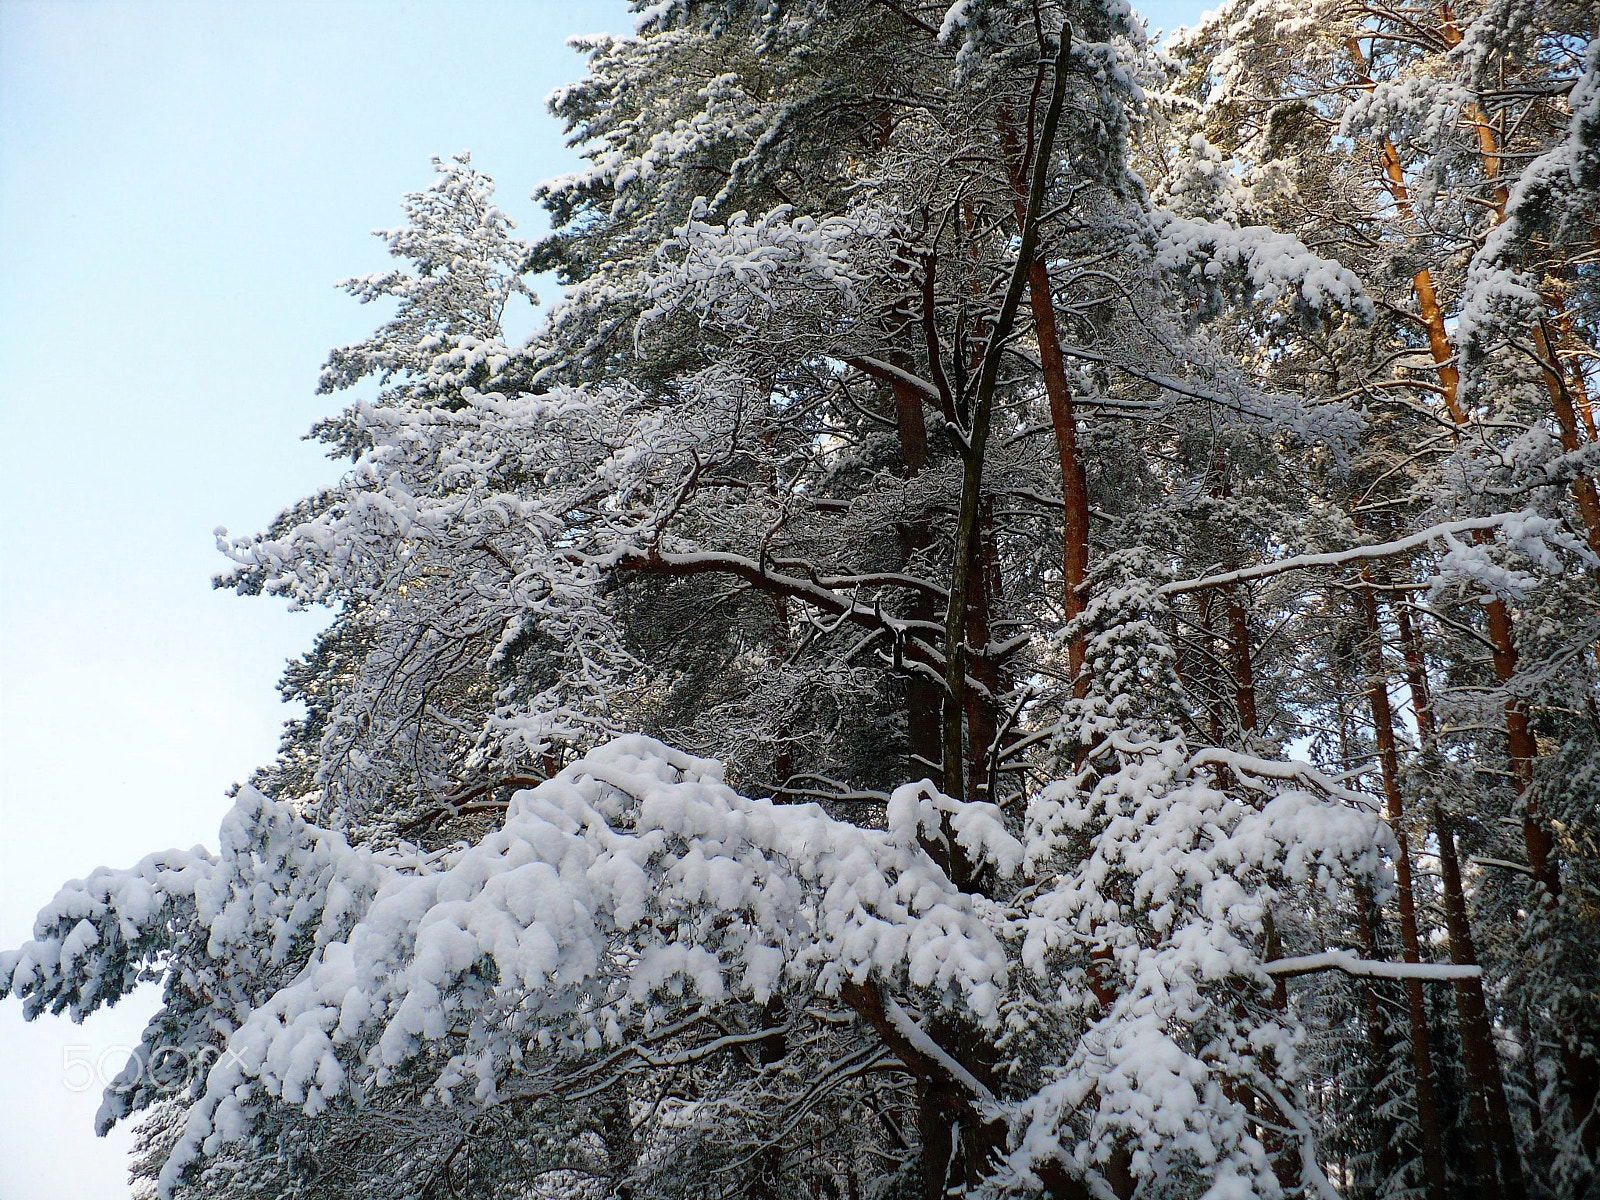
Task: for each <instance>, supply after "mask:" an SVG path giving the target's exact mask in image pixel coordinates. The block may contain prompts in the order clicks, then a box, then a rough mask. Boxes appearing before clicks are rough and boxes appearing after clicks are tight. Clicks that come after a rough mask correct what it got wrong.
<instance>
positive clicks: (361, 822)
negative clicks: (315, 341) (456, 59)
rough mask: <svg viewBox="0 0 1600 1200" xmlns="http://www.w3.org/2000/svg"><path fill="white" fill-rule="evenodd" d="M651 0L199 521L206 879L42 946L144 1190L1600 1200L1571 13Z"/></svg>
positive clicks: (143, 868)
mask: <svg viewBox="0 0 1600 1200" xmlns="http://www.w3.org/2000/svg"><path fill="white" fill-rule="evenodd" d="M636 8H637V10H638V11H637V25H636V30H635V32H634V34H632V35H631V36H626V37H610V36H597V37H594V38H590V39H586V40H584V41H582V42H581V44H580V45H579V49H580V50H581V51H582V53H583V54H585V55H586V56H587V62H588V71H587V74H586V75H585V77H584V78H583V79H582V80H581V81H580V82H578V83H575V84H573V85H572V86H570V87H567V88H564V89H562V90H560V91H558V92H557V93H556V94H555V95H553V96H552V97H551V99H550V107H551V110H552V111H553V112H554V113H555V114H556V115H557V116H558V117H559V118H560V119H561V120H563V121H564V122H565V125H566V128H567V130H568V131H569V134H570V137H571V139H572V142H573V144H574V145H575V146H577V147H578V148H579V149H580V150H581V152H582V154H583V156H584V161H585V164H586V165H585V167H584V168H583V170H581V171H579V172H577V173H575V174H573V175H571V176H569V177H565V178H561V179H556V180H552V181H550V182H549V183H547V184H545V185H543V186H542V187H541V189H540V192H539V198H540V199H541V200H542V202H543V203H544V205H545V207H546V208H547V209H548V211H549V213H550V216H551V219H552V223H553V227H554V229H555V232H554V233H553V234H551V235H550V236H549V237H547V238H544V239H542V240H539V241H528V240H524V239H521V238H519V237H518V236H517V235H516V232H515V229H514V228H513V226H512V223H511V222H510V220H509V219H508V218H507V217H506V216H505V215H504V214H503V213H502V212H501V211H500V210H499V209H498V208H496V207H495V204H494V199H493V195H494V189H493V185H492V183H491V181H490V179H489V178H488V176H486V175H484V174H483V173H481V172H480V171H479V169H478V167H477V165H475V164H474V163H473V162H472V161H471V160H470V159H469V158H468V157H467V156H466V155H461V156H459V157H456V158H454V159H450V160H441V161H436V163H435V168H436V178H435V180H434V181H433V183H432V184H431V185H430V186H428V187H427V188H426V189H425V190H423V191H420V192H417V193H415V194H413V195H411V196H409V197H407V198H406V202H405V212H406V223H405V224H404V225H403V226H401V227H400V228H397V229H394V230H392V231H388V232H386V233H385V234H384V235H383V236H384V237H385V238H386V239H387V242H388V245H389V248H390V250H391V251H392V253H393V255H394V256H395V258H396V260H397V263H398V265H397V266H396V267H395V268H394V269H392V270H390V271H387V272H383V273H380V274H376V275H372V276H369V277H365V278H360V279H353V280H348V281H346V282H345V284H344V286H345V287H346V288H347V290H349V291H350V293H351V294H352V295H354V296H355V297H357V298H358V299H360V300H361V301H363V302H367V301H380V302H382V304H383V306H384V308H385V311H386V312H387V313H390V314H392V315H391V316H390V317H389V319H387V320H385V321H384V322H383V323H382V324H381V325H379V326H378V328H377V329H376V330H375V332H374V333H373V334H372V335H371V336H370V337H369V338H367V339H365V340H364V341H361V342H359V343H357V344H354V345H350V346H345V347H342V348H339V349H337V350H335V351H333V353H332V354H331V356H330V357H329V359H328V362H327V365H326V367H325V368H324V371H323V374H322V378H321V390H322V391H324V392H326V393H327V394H329V395H330V396H332V395H338V394H340V393H345V392H348V393H349V394H350V395H352V396H355V395H358V394H359V397H360V398H356V399H353V400H351V401H350V403H348V404H347V405H346V406H345V407H344V408H343V409H342V410H341V411H339V412H337V413H336V414H334V415H331V416H330V417H328V418H327V419H326V420H325V421H323V422H322V423H320V424H319V425H318V426H317V427H316V428H315V430H314V431H313V432H314V434H315V436H317V437H318V438H320V439H322V440H323V441H324V442H325V443H326V444H327V445H328V447H329V452H330V454H331V455H333V456H334V457H336V458H339V459H342V460H344V461H345V462H346V463H347V464H348V466H347V469H346V470H345V472H344V474H343V475H342V477H341V478H340V480H339V482H338V483H336V484H335V485H333V486H332V487H329V488H327V489H326V490H324V491H321V492H319V493H317V494H315V495H311V496H308V497H305V498H304V499H301V500H298V501H296V502H294V503H293V504H292V505H290V506H289V507H288V508H286V509H285V510H284V511H283V513H282V515H281V516H280V517H279V518H278V519H277V520H276V521H275V522H274V523H273V525H272V527H271V528H269V529H267V530H266V531H264V532H262V533H260V534H258V535H255V536H248V537H228V536H226V535H219V548H220V549H221V550H222V552H223V553H224V554H225V555H226V556H227V559H228V561H229V563H230V564H231V565H230V566H229V568H228V570H227V572H226V573H225V574H224V575H223V576H222V577H221V578H219V584H220V585H222V586H226V587H230V588H234V589H236V590H237V591H239V592H240V593H244V594H267V595H272V596H279V597H283V598H285V599H287V601H288V602H289V603H291V604H292V605H295V606H311V605H325V606H327V607H328V608H329V609H330V610H331V613H332V621H331V624H330V625H329V626H328V628H327V630H326V631H325V632H324V633H323V634H322V635H321V636H320V637H319V638H318V639H317V642H316V645H315V647H314V649H313V650H312V651H311V652H310V653H308V654H307V655H305V656H304V657H303V658H301V659H299V660H296V661H294V662H292V663H290V664H289V667H288V669H287V671H286V673H285V675H284V679H283V684H282V690H283V693H284V695H285V696H286V697H288V698H290V699H292V700H296V701H299V702H300V703H301V704H302V705H303V707H304V715H303V716H302V717H300V718H299V719H297V720H295V721H293V722H291V723H290V724H289V725H288V726H287V727H286V730H285V733H284V738H283V742H282V747H281V751H280V753H279V755H278V757H277V759H276V760H275V761H274V762H272V763H270V764H268V765H266V766H264V767H262V768H261V769H260V770H259V771H258V772H257V774H256V775H255V776H254V778H253V780H252V782H251V785H250V786H248V787H244V788H241V789H240V790H239V791H238V793H237V795H236V796H235V797H234V805H233V808H232V809H231V811H230V812H229V813H228V815H227V816H226V818H225V819H224V822H223V825H222V830H221V840H220V845H219V849H218V851H217V852H216V853H214V854H213V853H210V852H207V851H202V850H195V851H189V852H182V851H169V852H166V853H159V854H154V855H151V856H150V857H148V858H145V859H143V860H141V861H140V862H138V863H137V864H136V865H134V866H133V867H131V868H128V869H125V870H121V869H119V870H111V869H102V870H100V871H97V872H95V873H94V874H93V875H91V876H90V877H89V878H88V879H86V880H79V881H74V882H72V883H70V884H68V885H67V886H66V887H65V888H63V889H62V891H61V892H60V893H59V894H58V895H57V897H56V898H55V899H54V900H53V901H52V902H51V903H50V904H49V905H48V906H47V907H46V908H45V909H44V911H43V912H42V913H41V914H40V916H39V919H38V923H37V925H36V927H35V932H34V940H33V941H31V942H29V943H28V944H27V945H25V946H23V947H21V948H20V949H18V950H15V951H10V952H7V953H5V954H0V994H6V993H9V994H13V995H17V996H20V997H21V998H22V999H23V1001H24V1003H25V1006H26V1010H27V1012H28V1013H29V1014H30V1015H35V1014H38V1013H40V1012H45V1011H53V1012H60V1011H63V1010H65V1011H69V1012H70V1013H71V1014H72V1015H73V1016H75V1017H82V1016H83V1015H85V1014H87V1013H89V1012H91V1011H93V1010H94V1009H96V1008H98V1007H99V1006H101V1005H104V1004H112V1003H115V1002H116V1001H117V1000H119V999H120V998H122V997H124V996H126V995H128V994H129V993H130V992H131V991H132V990H133V989H134V988H135V987H136V986H137V985H138V984H139V983H140V982H142V981H150V980H154V981H158V982H159V984H160V986H161V988H162V990H163V997H164V1005H163V1007H162V1008H161V1010H160V1011H159V1012H158V1013H157V1015H156V1016H155V1018H154V1019H153V1020H152V1021H151V1023H150V1025H149V1027H148V1029H147V1030H146V1032H145V1035H144V1039H143V1043H142V1045H141V1046H140V1048H139V1049H138V1051H137V1052H136V1053H135V1054H134V1055H133V1057H132V1058H131V1059H130V1060H129V1062H128V1064H127V1066H126V1068H125V1069H124V1071H123V1072H122V1074H121V1076H120V1077H119V1078H118V1079H117V1080H116V1082H115V1083H113V1085H112V1086H111V1087H110V1088H109V1089H108V1091H107V1093H106V1097H105V1103H104V1106H103V1108H102V1110H101V1116H100V1121H101V1124H102V1127H109V1126H110V1125H111V1124H113V1123H115V1122H118V1121H122V1120H133V1121H137V1122H138V1128H139V1136H140V1151H139V1155H138V1158H137V1161H136V1163H135V1174H136V1177H137V1180H138V1185H139V1186H140V1187H141V1188H143V1189H145V1190H146V1191H147V1192H149V1193H150V1194H153V1195H158V1196H160V1197H163V1198H168V1197H171V1198H182V1197H206V1198H208V1200H219V1198H226V1197H236V1196H237V1197H245V1196H250V1197H259V1196H273V1197H305V1198H308V1200H309V1198H313V1197H334V1196H340V1197H342V1196H348V1195H351V1194H356V1193H358V1192H359V1193H360V1194H362V1195H370V1196H375V1197H376V1196H381V1197H408V1198H416V1200H443V1198H445V1197H452V1196H456V1197H467V1196H482V1197H488V1196H495V1197H529V1198H531V1197H545V1196H550V1197H555V1196H562V1197H567V1196H570V1197H585V1198H591V1197H592V1198H596V1200H598V1198H600V1197H612V1196H615V1197H630V1198H634V1200H645V1198H646V1197H650V1198H654V1197H678V1196H683V1197H713V1196H714V1197H728V1198H732V1197H751V1198H766V1197H777V1196H805V1197H814V1198H816V1200H823V1198H829V1200H833V1198H839V1200H843V1198H846V1197H848V1198H849V1200H857V1198H859V1197H868V1198H879V1197H885V1198H887V1197H921V1198H925V1200H934V1198H936V1197H944V1196H952V1195H958V1194H960V1195H974V1196H986V1197H1000V1196H1006V1195H1016V1196H1050V1197H1062V1198H1073V1200H1077V1198H1079V1197H1082V1198H1086V1200H1087V1198H1090V1197H1093V1198H1097V1200H1104V1198H1108V1197H1114V1198H1117V1200H1132V1198H1133V1197H1141V1198H1146V1197H1148V1198H1155V1197H1162V1198H1165V1197H1207V1198H1210V1200H1235V1198H1245V1197H1261V1198H1263V1200H1266V1198H1272V1197H1319V1198H1324V1200H1326V1198H1329V1197H1336V1196H1346V1197H1352V1198H1356V1197H1374V1198H1376V1197H1398V1196H1402V1195H1421V1196H1426V1197H1428V1200H1445V1198H1446V1197H1453V1196H1463V1195H1471V1196H1477V1197H1481V1198H1483V1200H1490V1198H1499V1197H1506V1198H1508V1200H1510V1198H1515V1197H1548V1198H1565V1197H1579V1196H1595V1195H1600V1174H1597V1171H1596V1160H1597V1157H1600V1112H1597V1111H1596V1107H1597V1095H1600V976H1597V972H1600V907H1597V903H1600V845H1597V843H1596V835H1597V830H1600V814H1597V811H1596V801H1597V797H1600V707H1597V702H1600V606H1597V601H1600V495H1597V491H1596V483H1595V477H1596V475H1597V474H1600V434H1597V430H1596V424H1595V414H1594V405H1593V403H1592V402H1591V394H1592V389H1593V387H1594V386H1595V384H1596V382H1597V380H1600V355H1597V353H1596V347H1597V346H1600V293H1597V290H1596V285H1597V280H1600V274H1597V270H1600V225H1597V224H1596V220H1597V217H1596V214H1597V213H1600V37H1597V29H1596V12H1595V10H1594V8H1593V6H1592V4H1591V3H1588V2H1569V0H1484V2H1482V3H1464V4H1462V5H1461V6H1460V7H1459V8H1457V7H1453V6H1452V5H1451V4H1449V3H1443V2H1439V3H1429V2H1419V3H1406V4H1399V5H1377V4H1366V3H1359V2H1353V0H1296V2H1294V3H1289V2H1287V0H1229V2H1227V3H1224V4H1223V5H1222V6H1221V7H1220V8H1219V9H1218V11H1217V12H1215V13H1212V14H1208V15H1207V17H1206V18H1205V19H1204V20H1203V21H1202V22H1201V24H1200V25H1199V26H1198V27H1197V28H1194V29H1190V30H1185V31H1182V32H1181V33H1180V34H1179V36H1178V37H1177V38H1176V39H1174V40H1172V41H1170V42H1169V43H1167V45H1166V46H1164V47H1157V46H1155V45H1153V44H1152V43H1151V42H1150V41H1149V40H1148V39H1147V37H1146V34H1145V30H1144V27H1143V25H1142V23H1141V22H1140V20H1139V19H1138V17H1137V16H1136V15H1135V14H1134V13H1133V11H1132V10H1131V9H1130V8H1129V7H1128V6H1127V4H1126V3H1125V0H1070V2H1069V3H1057V2H1056V0H959V2H958V3H955V4H949V3H938V4H933V3H924V2H921V0H877V2H868V0H850V2H844V0H666V2H664V3H656V4H650V5H646V4H644V3H642V0H641V2H639V3H637V4H636ZM530 49H531V50H533V51H536V52H540V53H543V52H545V51H544V49H543V48H530ZM506 119H507V120H516V119H517V114H515V113H507V114H506ZM540 272H555V273H556V275H557V278H558V279H559V281H560V283H561V284H562V285H563V286H564V296H563V298H562V299H561V300H560V301H559V302H557V303H556V304H555V305H554V306H553V307H552V309H551V311H550V314H549V319H548V321H547V323H546V324H545V325H543V326H542V327H541V328H540V330H539V332H537V333H536V334H535V335H533V336H532V337H531V338H530V339H529V340H528V341H527V342H526V343H525V344H522V345H511V344H508V342H507V341H506V340H505V338H504V336H503V333H502V321H503V317H504V314H505V311H506V309H507V306H508V305H511V304H515V303H523V302H525V301H526V300H527V299H528V298H529V297H530V296H531V293H530V291H529V284H528V280H529V279H530V278H531V276H533V275H534V274H537V273H540Z"/></svg>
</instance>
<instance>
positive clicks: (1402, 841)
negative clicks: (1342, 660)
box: [1360, 586, 1448, 1200]
mask: <svg viewBox="0 0 1600 1200" xmlns="http://www.w3.org/2000/svg"><path fill="white" fill-rule="evenodd" d="M1360 602H1361V613H1362V616H1363V617H1365V618H1366V624H1367V637H1368V639H1369V649H1368V659H1369V663H1370V666H1369V676H1368V684H1367V699H1368V702H1369V703H1370V704H1371V706H1372V724H1373V731H1374V735H1375V737H1376V739H1377V743H1378V766H1379V771H1380V774H1381V775H1382V779H1383V795H1384V800H1385V812H1384V815H1385V817H1386V818H1387V819H1388V821H1389V824H1390V825H1391V826H1392V827H1393V829H1394V835H1395V840H1396V841H1397V842H1398V843H1399V854H1398V855H1396V857H1395V876H1396V882H1397V885H1398V892H1399V899H1400V948H1401V954H1402V956H1403V957H1404V959H1405V961H1406V962H1408V963H1420V962H1421V961H1422V948H1421V942H1420V939H1419V937H1418V934H1417V900H1416V892H1415V889H1414V888H1413V886H1412V878H1411V846H1410V840H1409V835H1408V834H1407V831H1406V827H1405V799H1404V795H1403V793H1402V792H1401V790H1400V758H1399V755H1398V753H1397V752H1396V749H1395V740H1394V713H1393V711H1392V709H1391V708H1390V705H1389V677H1388V672H1387V670H1386V668H1385V666H1384V661H1383V641H1382V627H1381V626H1380V625H1379V623H1378V603H1377V600H1376V598H1375V597H1374V596H1373V594H1372V589H1371V588H1370V587H1366V586H1364V587H1362V589H1361V594H1360ZM1405 991H1406V1009H1407V1012H1408V1015H1409V1017H1410V1021H1411V1060H1412V1064H1413V1067H1414V1070H1415V1072H1416V1088H1417V1121H1418V1124H1419V1125H1420V1126H1421V1129H1422V1173H1423V1178H1424V1181H1425V1183H1426V1185H1427V1191H1428V1196H1429V1197H1430V1200H1445V1196H1446V1190H1445V1189H1446V1188H1447V1186H1448V1181H1447V1179H1446V1176H1445V1169H1444V1135H1443V1131H1442V1129H1441V1127H1440V1124H1439V1101H1438V1095H1437V1091H1436V1087H1437V1085H1436V1079H1435V1076H1434V1069H1433V1052H1432V1049H1431V1048H1430V1046H1429V1044H1428V1009H1427V1005H1426V1003H1425V1002H1424V999H1423V995H1422V980H1420V979H1407V980H1406V981H1405Z"/></svg>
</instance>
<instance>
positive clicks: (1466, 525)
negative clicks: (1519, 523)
mask: <svg viewBox="0 0 1600 1200" xmlns="http://www.w3.org/2000/svg"><path fill="white" fill-rule="evenodd" d="M1527 515H1528V514H1526V513H1521V512H1515V513H1496V514H1494V515H1493V516H1488V517H1468V518H1466V519H1465V520H1461V521H1446V522H1444V523H1443V524H1440V525H1431V526H1429V527H1428V528H1427V529H1424V530H1422V531H1420V532H1418V533H1413V534H1409V535H1407V536H1406V537H1403V538H1395V539H1394V540H1393V541H1389V542H1378V543H1375V544H1374V545H1371V546H1352V547H1351V548H1350V549H1348V550H1333V551H1329V552H1328V553H1326V554H1296V555H1295V556H1293V557H1292V558H1284V559H1280V560H1278V561H1277V562H1268V563H1258V564H1257V565H1256V566H1253V567H1242V568H1240V569H1239V570H1237V571H1223V572H1220V573H1218V574H1216V575H1206V576H1204V577H1202V578H1200V579H1175V580H1173V581H1172V582H1170V583H1164V584H1162V585H1161V587H1160V588H1158V589H1157V591H1158V592H1159V593H1160V594H1161V595H1163V596H1183V595H1188V594H1189V593H1191V592H1203V591H1206V590H1207V589H1208V588H1220V587H1231V586H1233V585H1234V584H1236V583H1248V582H1250V581H1251V580H1255V579H1269V578H1271V577H1272V576H1274V575H1283V574H1286V573H1288V572H1290V571H1306V570H1311V569H1313V568H1317V567H1341V566H1344V565H1345V564H1347V563H1354V562H1372V561H1374V560H1376V559H1382V558H1394V557H1396V556H1397V555H1401V554H1409V553H1411V552H1412V551H1413V550H1421V549H1422V548H1423V547H1425V546H1428V545H1431V544H1432V543H1433V542H1434V541H1436V540H1440V539H1445V540H1448V539H1450V538H1454V537H1457V536H1459V535H1461V534H1470V533H1477V532H1479V531H1481V530H1490V529H1498V528H1500V527H1501V526H1503V525H1506V524H1507V523H1509V522H1511V521H1514V520H1520V519H1523V518H1525V517H1526V516H1527Z"/></svg>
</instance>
